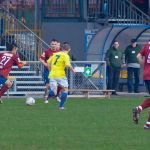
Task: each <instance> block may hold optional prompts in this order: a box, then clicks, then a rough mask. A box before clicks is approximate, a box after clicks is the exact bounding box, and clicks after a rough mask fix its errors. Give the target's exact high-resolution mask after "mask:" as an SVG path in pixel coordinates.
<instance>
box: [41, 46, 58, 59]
mask: <svg viewBox="0 0 150 150" xmlns="http://www.w3.org/2000/svg"><path fill="white" fill-rule="evenodd" d="M59 51H60V50H55V51H54V50H52V49H51V48H49V49H47V50H46V51H45V52H43V54H42V56H41V57H40V58H41V59H42V60H44V61H45V62H47V60H48V59H49V58H50V57H51V56H52V55H53V54H54V53H57V52H59Z"/></svg>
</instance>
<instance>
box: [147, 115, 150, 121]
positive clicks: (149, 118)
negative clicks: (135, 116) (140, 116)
mask: <svg viewBox="0 0 150 150" xmlns="http://www.w3.org/2000/svg"><path fill="white" fill-rule="evenodd" d="M147 121H148V122H150V114H149V116H148V120H147Z"/></svg>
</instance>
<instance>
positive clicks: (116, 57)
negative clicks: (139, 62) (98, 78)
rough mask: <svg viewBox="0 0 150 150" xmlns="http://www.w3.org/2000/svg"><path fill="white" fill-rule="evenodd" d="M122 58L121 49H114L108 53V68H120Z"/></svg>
mask: <svg viewBox="0 0 150 150" xmlns="http://www.w3.org/2000/svg"><path fill="white" fill-rule="evenodd" d="M122 58H123V52H122V51H121V50H120V49H116V48H114V47H112V48H110V49H108V50H107V52H106V62H107V65H108V66H112V67H120V66H121V65H122V62H123V61H122Z"/></svg>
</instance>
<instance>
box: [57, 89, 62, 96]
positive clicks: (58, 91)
mask: <svg viewBox="0 0 150 150" xmlns="http://www.w3.org/2000/svg"><path fill="white" fill-rule="evenodd" d="M61 90H62V87H60V86H58V88H57V95H56V97H57V96H59V93H60V91H61Z"/></svg>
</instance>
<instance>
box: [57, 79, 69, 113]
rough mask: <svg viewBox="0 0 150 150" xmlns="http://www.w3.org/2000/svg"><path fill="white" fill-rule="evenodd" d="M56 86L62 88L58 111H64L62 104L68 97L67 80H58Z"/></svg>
mask: <svg viewBox="0 0 150 150" xmlns="http://www.w3.org/2000/svg"><path fill="white" fill-rule="evenodd" d="M58 84H59V85H60V86H61V87H62V91H61V94H60V100H61V101H60V103H59V109H60V110H62V109H64V104H65V102H66V100H67V97H68V81H67V78H62V79H60V80H59V82H58Z"/></svg>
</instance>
